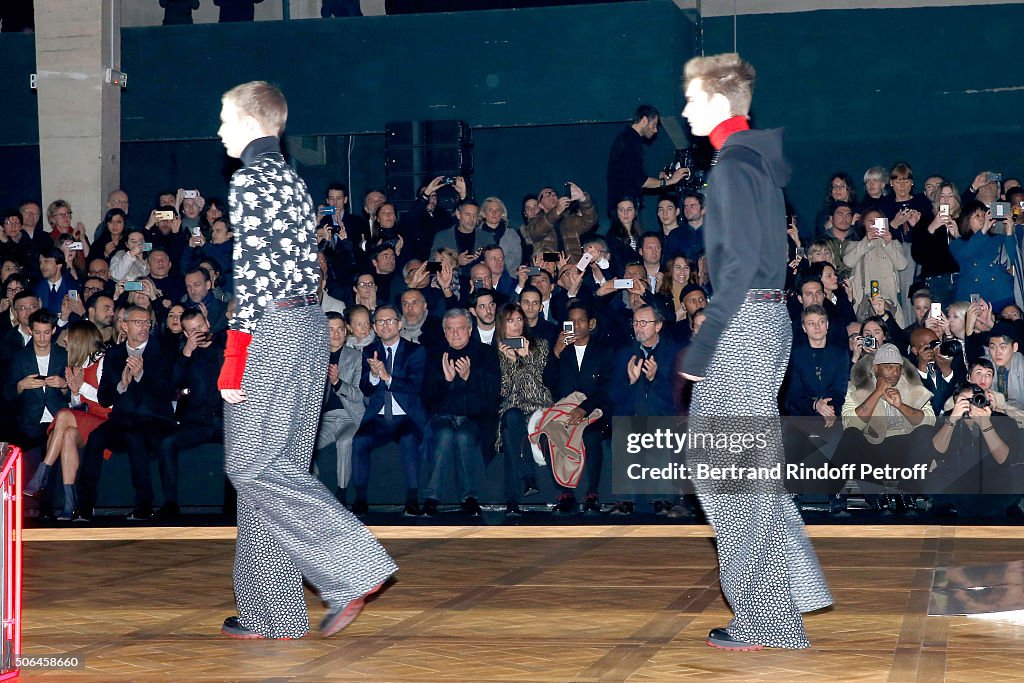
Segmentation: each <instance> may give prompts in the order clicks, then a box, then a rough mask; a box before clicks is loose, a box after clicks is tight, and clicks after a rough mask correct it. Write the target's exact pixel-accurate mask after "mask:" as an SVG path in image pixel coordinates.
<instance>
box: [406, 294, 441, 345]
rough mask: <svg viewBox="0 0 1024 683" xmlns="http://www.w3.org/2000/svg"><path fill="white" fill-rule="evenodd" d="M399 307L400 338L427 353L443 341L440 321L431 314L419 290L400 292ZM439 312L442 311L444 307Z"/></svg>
mask: <svg viewBox="0 0 1024 683" xmlns="http://www.w3.org/2000/svg"><path fill="white" fill-rule="evenodd" d="M401 305H402V338H403V339H407V340H409V341H411V342H416V343H417V344H420V345H422V346H424V347H425V348H426V349H427V352H428V353H429V352H430V351H431V350H432V349H433V348H434V347H435V346H437V345H438V344H440V343H441V342H442V341H443V340H444V332H442V331H441V319H440V318H439V317H437V316H435V315H433V314H432V313H431V311H430V309H429V308H428V306H427V300H426V299H425V298H424V297H423V291H422V290H420V289H407V290H405V291H404V292H402V297H401ZM441 310H442V311H444V310H445V309H444V307H442V309H441ZM442 315H443V313H442Z"/></svg>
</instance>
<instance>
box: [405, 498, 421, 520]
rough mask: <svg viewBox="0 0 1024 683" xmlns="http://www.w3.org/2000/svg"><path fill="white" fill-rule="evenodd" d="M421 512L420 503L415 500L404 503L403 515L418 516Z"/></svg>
mask: <svg viewBox="0 0 1024 683" xmlns="http://www.w3.org/2000/svg"><path fill="white" fill-rule="evenodd" d="M422 514H423V511H422V510H420V504H419V503H417V502H416V501H415V500H411V501H409V502H408V503H406V504H405V510H404V511H403V512H402V516H403V517H419V516H420V515H422Z"/></svg>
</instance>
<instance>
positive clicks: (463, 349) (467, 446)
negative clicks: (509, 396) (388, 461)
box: [423, 295, 501, 516]
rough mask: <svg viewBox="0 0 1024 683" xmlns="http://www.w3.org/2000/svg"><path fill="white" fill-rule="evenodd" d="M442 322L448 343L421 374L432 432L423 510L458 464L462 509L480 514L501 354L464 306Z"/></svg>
mask: <svg viewBox="0 0 1024 683" xmlns="http://www.w3.org/2000/svg"><path fill="white" fill-rule="evenodd" d="M488 296H489V295H488ZM482 300H483V297H481V301H482ZM478 303H479V302H478ZM441 326H442V327H443V329H444V336H445V344H444V345H443V346H441V347H439V348H437V349H436V350H435V351H434V353H433V354H432V355H431V357H430V359H429V362H428V364H427V371H426V375H425V377H424V380H423V395H424V396H425V397H426V398H427V401H428V403H429V404H430V409H431V417H430V432H431V435H432V436H431V439H430V445H429V446H428V448H427V462H428V468H429V472H428V473H427V479H428V480H429V481H428V483H427V485H426V487H425V490H424V492H423V498H424V512H425V513H426V514H427V515H428V516H433V515H435V514H437V506H438V503H439V502H440V499H441V498H440V496H441V489H442V487H443V486H444V484H445V482H446V481H447V479H448V472H450V471H452V470H453V469H454V471H455V473H456V477H455V479H456V483H457V484H458V486H459V489H460V490H459V492H458V497H459V499H460V500H461V501H462V509H463V511H465V512H467V513H469V514H470V515H478V514H480V503H479V502H478V501H477V497H478V495H479V493H478V488H477V487H478V486H479V483H480V478H481V474H482V472H483V465H484V461H483V453H482V448H483V447H484V446H486V445H488V444H490V448H491V452H492V453H493V451H494V438H495V434H496V433H497V431H498V430H497V427H498V425H497V420H496V419H495V418H494V415H495V412H496V411H495V407H496V406H495V401H496V400H497V397H498V390H499V389H500V387H501V371H500V370H499V368H498V354H497V351H496V349H495V348H494V347H493V346H490V345H489V344H484V343H483V342H481V341H480V339H479V337H478V336H477V335H476V334H475V333H474V332H473V324H472V322H471V321H470V314H469V311H466V310H465V309H462V308H453V309H452V310H450V311H448V312H447V313H445V314H444V318H443V319H442V320H441ZM489 430H493V431H489Z"/></svg>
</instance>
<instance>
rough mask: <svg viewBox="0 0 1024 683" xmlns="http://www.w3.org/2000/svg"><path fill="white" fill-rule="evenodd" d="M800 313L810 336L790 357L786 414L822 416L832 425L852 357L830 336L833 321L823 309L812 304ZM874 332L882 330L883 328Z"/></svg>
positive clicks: (796, 343) (798, 343) (838, 411)
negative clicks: (830, 320) (832, 340)
mask: <svg viewBox="0 0 1024 683" xmlns="http://www.w3.org/2000/svg"><path fill="white" fill-rule="evenodd" d="M800 316H801V326H802V328H803V331H804V333H805V334H806V337H807V339H806V341H805V342H804V341H801V342H794V344H793V352H792V353H791V354H790V357H789V370H788V372H787V375H786V380H787V381H786V392H785V398H784V400H783V405H784V409H785V411H784V414H785V415H792V416H814V415H820V416H821V417H822V418H823V419H824V422H825V426H826V427H831V426H832V424H833V423H834V422H835V420H836V417H837V416H839V415H842V411H843V401H844V399H845V397H846V391H847V387H848V385H849V381H850V357H849V355H848V354H847V353H846V349H845V347H844V346H843V345H841V344H836V343H833V342H831V341H830V340H829V339H828V329H829V325H830V324H831V323H830V322H829V319H828V315H827V314H826V313H825V309H824V308H822V307H821V306H819V305H817V304H812V305H811V306H808V307H806V308H804V310H803V311H802V312H801V314H800ZM873 331H874V332H878V333H880V329H879V330H873ZM857 341H858V343H862V340H857Z"/></svg>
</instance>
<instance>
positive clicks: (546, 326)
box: [519, 285, 561, 349]
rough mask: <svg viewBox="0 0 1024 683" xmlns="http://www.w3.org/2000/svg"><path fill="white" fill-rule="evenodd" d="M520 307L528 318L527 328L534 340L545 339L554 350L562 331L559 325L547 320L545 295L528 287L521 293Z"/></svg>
mask: <svg viewBox="0 0 1024 683" xmlns="http://www.w3.org/2000/svg"><path fill="white" fill-rule="evenodd" d="M519 305H520V306H522V308H523V315H524V316H525V317H526V328H527V329H528V330H529V332H530V336H532V337H533V338H534V339H544V340H545V341H547V343H548V348H549V349H550V348H553V347H554V345H555V340H556V339H557V338H558V335H559V333H561V329H560V328H559V326H558V324H557V323H555V322H552V321H551V320H546V319H545V318H544V316H543V315H541V314H542V313H543V311H544V304H543V295H542V294H541V292H540V290H539V289H537V288H536V287H534V286H533V285H526V286H525V287H524V288H523V291H521V292H520V293H519Z"/></svg>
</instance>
